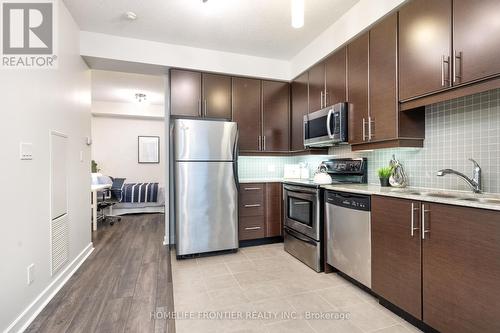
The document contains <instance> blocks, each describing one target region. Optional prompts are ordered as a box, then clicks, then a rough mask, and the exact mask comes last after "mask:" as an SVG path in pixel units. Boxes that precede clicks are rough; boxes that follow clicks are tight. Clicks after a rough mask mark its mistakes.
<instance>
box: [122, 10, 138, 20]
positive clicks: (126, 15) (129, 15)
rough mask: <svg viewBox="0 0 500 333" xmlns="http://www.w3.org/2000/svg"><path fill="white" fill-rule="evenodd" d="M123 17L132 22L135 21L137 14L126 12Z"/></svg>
mask: <svg viewBox="0 0 500 333" xmlns="http://www.w3.org/2000/svg"><path fill="white" fill-rule="evenodd" d="M125 17H126V18H127V19H128V20H130V21H134V20H135V19H137V14H136V13H134V12H126V13H125Z"/></svg>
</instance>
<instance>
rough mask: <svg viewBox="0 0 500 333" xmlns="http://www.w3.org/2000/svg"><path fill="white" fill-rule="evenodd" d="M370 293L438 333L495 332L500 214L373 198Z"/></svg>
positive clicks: (499, 325)
mask: <svg viewBox="0 0 500 333" xmlns="http://www.w3.org/2000/svg"><path fill="white" fill-rule="evenodd" d="M412 217H413V222H412ZM412 226H413V228H414V229H413V236H412ZM422 231H424V233H423V234H422ZM420 281H421V283H420ZM372 288H373V290H374V291H375V292H376V293H377V294H378V295H380V296H381V297H383V298H385V299H387V300H388V301H390V302H391V303H393V304H394V305H396V306H398V307H400V308H402V309H403V310H405V311H406V312H408V313H410V314H412V315H413V316H414V317H416V318H418V319H421V320H422V321H423V322H424V323H425V324H427V325H429V326H431V327H433V328H434V329H436V330H438V331H440V332H442V333H456V332H461V333H473V332H474V333H475V332H500V212H499V211H492V210H485V209H478V208H469V207H460V206H452V205H444V204H435V203H427V202H417V201H410V200H405V199H397V198H389V197H380V196H373V197H372ZM419 305H421V306H419ZM419 309H421V310H419ZM419 314H420V315H419Z"/></svg>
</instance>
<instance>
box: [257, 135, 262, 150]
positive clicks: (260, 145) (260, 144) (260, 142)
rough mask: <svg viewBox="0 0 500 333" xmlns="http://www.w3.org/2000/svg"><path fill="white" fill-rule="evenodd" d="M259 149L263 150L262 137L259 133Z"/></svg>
mask: <svg viewBox="0 0 500 333" xmlns="http://www.w3.org/2000/svg"><path fill="white" fill-rule="evenodd" d="M258 140H259V149H258V150H262V137H261V136H260V135H259V139H258Z"/></svg>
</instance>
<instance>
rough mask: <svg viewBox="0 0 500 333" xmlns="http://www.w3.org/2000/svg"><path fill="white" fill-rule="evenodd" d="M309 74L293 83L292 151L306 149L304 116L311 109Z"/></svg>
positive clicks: (303, 75)
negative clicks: (308, 84)
mask: <svg viewBox="0 0 500 333" xmlns="http://www.w3.org/2000/svg"><path fill="white" fill-rule="evenodd" d="M307 81H308V73H307V72H305V73H304V74H302V75H301V76H299V77H298V78H297V79H295V80H294V81H292V87H291V88H292V112H291V114H290V115H291V122H290V123H291V126H290V128H291V139H292V142H291V143H292V144H291V146H292V150H293V151H297V150H303V149H304V115H306V114H307V112H308V108H309V92H308V87H307Z"/></svg>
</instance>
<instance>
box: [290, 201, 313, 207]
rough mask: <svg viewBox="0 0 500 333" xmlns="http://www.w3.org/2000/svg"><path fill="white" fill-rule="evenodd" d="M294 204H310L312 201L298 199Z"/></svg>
mask: <svg viewBox="0 0 500 333" xmlns="http://www.w3.org/2000/svg"><path fill="white" fill-rule="evenodd" d="M293 204H294V205H298V206H299V205H309V204H310V202H308V201H297V202H294V203H293Z"/></svg>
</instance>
